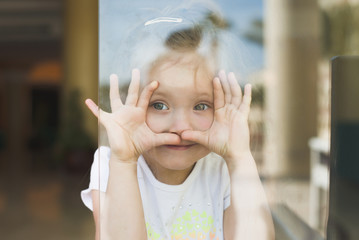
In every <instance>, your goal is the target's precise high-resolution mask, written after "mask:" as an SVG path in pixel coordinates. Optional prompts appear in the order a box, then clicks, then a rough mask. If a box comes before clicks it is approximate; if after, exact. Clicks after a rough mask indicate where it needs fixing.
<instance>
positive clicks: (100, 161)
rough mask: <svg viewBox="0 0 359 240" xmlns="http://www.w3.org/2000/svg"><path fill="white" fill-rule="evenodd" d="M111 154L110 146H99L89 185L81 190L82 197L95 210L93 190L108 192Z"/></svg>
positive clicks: (87, 205)
mask: <svg viewBox="0 0 359 240" xmlns="http://www.w3.org/2000/svg"><path fill="white" fill-rule="evenodd" d="M110 155H111V151H110V148H109V147H104V146H102V147H99V148H98V149H97V150H96V152H95V154H94V161H93V163H92V166H91V174H90V184H89V187H88V188H87V189H85V190H83V191H81V199H82V201H83V203H84V204H85V205H86V207H88V208H89V209H90V210H93V205H92V197H91V190H100V191H101V192H106V189H107V182H108V176H109V161H110Z"/></svg>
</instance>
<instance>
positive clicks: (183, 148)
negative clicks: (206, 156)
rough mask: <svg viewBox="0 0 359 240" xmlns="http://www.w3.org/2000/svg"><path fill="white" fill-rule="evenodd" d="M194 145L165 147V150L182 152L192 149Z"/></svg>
mask: <svg viewBox="0 0 359 240" xmlns="http://www.w3.org/2000/svg"><path fill="white" fill-rule="evenodd" d="M194 145H196V144H189V145H165V147H166V148H169V149H172V150H178V151H183V150H187V149H189V148H191V147H193V146H194Z"/></svg>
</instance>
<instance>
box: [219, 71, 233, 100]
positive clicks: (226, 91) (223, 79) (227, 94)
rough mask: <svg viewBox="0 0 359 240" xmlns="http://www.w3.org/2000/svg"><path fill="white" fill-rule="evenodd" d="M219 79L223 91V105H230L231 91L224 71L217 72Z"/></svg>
mask: <svg viewBox="0 0 359 240" xmlns="http://www.w3.org/2000/svg"><path fill="white" fill-rule="evenodd" d="M218 76H219V79H220V80H221V84H222V88H223V91H224V100H225V103H231V99H232V96H231V89H230V87H229V83H228V80H227V75H226V73H225V71H224V70H221V71H219V73H218Z"/></svg>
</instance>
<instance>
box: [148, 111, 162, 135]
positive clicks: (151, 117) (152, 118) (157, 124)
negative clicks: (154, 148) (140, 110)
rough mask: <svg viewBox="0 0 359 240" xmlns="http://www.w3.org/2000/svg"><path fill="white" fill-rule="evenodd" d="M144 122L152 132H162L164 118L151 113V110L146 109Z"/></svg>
mask: <svg viewBox="0 0 359 240" xmlns="http://www.w3.org/2000/svg"><path fill="white" fill-rule="evenodd" d="M146 123H147V126H148V127H149V128H150V129H151V130H152V131H153V132H154V133H160V132H162V131H163V128H164V126H165V121H164V118H163V117H161V116H160V115H159V114H154V113H151V111H147V116H146Z"/></svg>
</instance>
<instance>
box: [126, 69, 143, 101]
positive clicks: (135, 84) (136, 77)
mask: <svg viewBox="0 0 359 240" xmlns="http://www.w3.org/2000/svg"><path fill="white" fill-rule="evenodd" d="M139 88H140V71H139V70H138V69H137V68H135V69H133V70H132V77H131V83H130V86H129V88H128V94H127V98H126V105H131V106H136V104H137V100H138V90H139Z"/></svg>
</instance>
